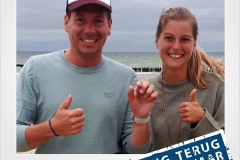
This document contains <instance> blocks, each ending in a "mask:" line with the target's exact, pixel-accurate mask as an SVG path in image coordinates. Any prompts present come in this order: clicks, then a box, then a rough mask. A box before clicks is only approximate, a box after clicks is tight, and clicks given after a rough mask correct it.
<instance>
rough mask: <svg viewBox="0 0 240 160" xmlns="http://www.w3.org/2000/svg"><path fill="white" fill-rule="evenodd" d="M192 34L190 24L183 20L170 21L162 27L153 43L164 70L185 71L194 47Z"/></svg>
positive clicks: (194, 42)
mask: <svg viewBox="0 0 240 160" xmlns="http://www.w3.org/2000/svg"><path fill="white" fill-rule="evenodd" d="M192 33H193V31H192V26H191V24H190V22H188V21H185V20H170V21H168V23H167V24H166V25H165V27H163V31H162V33H161V34H160V36H159V38H157V39H156V42H155V43H156V47H157V49H158V50H159V55H160V57H161V59H162V64H163V69H164V70H166V69H177V70H183V71H186V70H187V64H188V61H189V59H190V58H191V56H192V52H193V49H194V47H195V46H196V41H195V39H194V38H193V34H192Z"/></svg>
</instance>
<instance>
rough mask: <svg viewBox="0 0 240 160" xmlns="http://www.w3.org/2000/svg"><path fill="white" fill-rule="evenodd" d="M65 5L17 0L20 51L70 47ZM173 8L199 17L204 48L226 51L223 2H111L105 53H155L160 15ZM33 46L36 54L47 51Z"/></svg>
mask: <svg viewBox="0 0 240 160" xmlns="http://www.w3.org/2000/svg"><path fill="white" fill-rule="evenodd" d="M65 4H66V1H65V0H50V1H49V0H42V1H32V0H24V1H17V48H18V50H22V49H24V50H28V48H27V47H26V46H29V45H28V44H30V43H31V44H32V43H36V42H37V43H39V46H42V45H41V43H42V44H45V45H44V46H46V48H51V46H55V47H54V49H55V48H58V49H61V47H68V45H64V46H63V44H69V40H68V36H67V35H66V33H65V31H64V30H63V17H64V14H65V7H66V6H65ZM174 6H185V7H187V8H188V9H190V10H191V11H192V12H193V14H194V15H195V16H196V18H197V21H198V24H199V37H198V41H199V43H201V45H202V48H206V49H208V50H218V51H223V50H224V0H211V1H208V2H206V1H193V0H161V1H159V0H151V1H146V0H112V7H113V12H112V18H113V25H112V34H111V35H110V36H109V37H108V40H107V42H106V45H105V46H104V51H112V52H117V51H124V52H128V51H136V52H139V51H142V50H145V51H156V49H155V46H154V40H155V32H156V27H157V23H158V20H159V16H160V14H161V11H162V9H163V8H164V7H167V8H169V7H174ZM33 41H35V42H33ZM45 42H48V44H46V43H45ZM56 42H57V43H56ZM52 43H54V45H53V44H52ZM57 45H59V46H57ZM211 45H212V47H211ZM23 46H24V47H23ZM34 46H35V47H36V48H35V50H37V51H39V50H44V48H42V47H41V48H39V47H38V45H34ZM112 46H115V47H112ZM116 46H123V47H116ZM142 46H144V48H143V47H142ZM205 46H206V47H205ZM31 49H33V47H31Z"/></svg>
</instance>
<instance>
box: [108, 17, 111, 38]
mask: <svg viewBox="0 0 240 160" xmlns="http://www.w3.org/2000/svg"><path fill="white" fill-rule="evenodd" d="M111 30H112V18H111V19H110V20H109V21H108V36H109V35H111Z"/></svg>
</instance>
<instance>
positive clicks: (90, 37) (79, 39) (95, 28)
mask: <svg viewBox="0 0 240 160" xmlns="http://www.w3.org/2000/svg"><path fill="white" fill-rule="evenodd" d="M64 24H65V26H64V28H65V31H66V32H68V35H69V39H70V42H71V48H70V49H71V50H72V51H74V52H77V53H78V55H80V56H84V57H92V56H93V57H96V56H97V57H99V56H101V53H102V48H103V46H104V44H105V42H106V39H107V36H109V35H110V34H111V25H112V20H111V19H110V20H109V21H108V19H107V13H106V10H104V8H102V7H100V6H98V5H84V6H82V7H80V8H78V9H77V10H76V11H74V12H72V13H71V16H70V19H69V18H68V17H67V16H65V23H64Z"/></svg>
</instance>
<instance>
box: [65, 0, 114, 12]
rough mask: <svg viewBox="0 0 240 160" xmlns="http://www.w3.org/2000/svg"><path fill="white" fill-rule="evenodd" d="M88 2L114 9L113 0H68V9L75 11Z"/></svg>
mask: <svg viewBox="0 0 240 160" xmlns="http://www.w3.org/2000/svg"><path fill="white" fill-rule="evenodd" d="M86 4H98V5H100V6H103V7H105V8H107V9H108V10H110V11H112V7H111V0H67V6H66V11H68V10H69V11H73V10H75V9H76V8H78V7H81V6H83V5H86Z"/></svg>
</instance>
